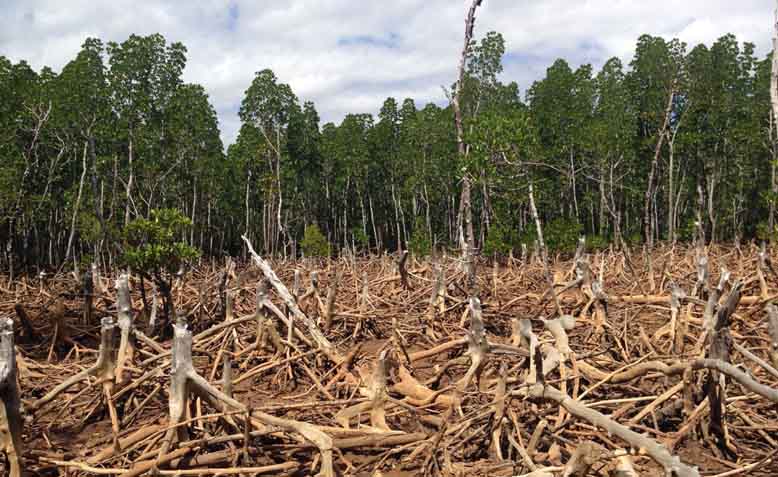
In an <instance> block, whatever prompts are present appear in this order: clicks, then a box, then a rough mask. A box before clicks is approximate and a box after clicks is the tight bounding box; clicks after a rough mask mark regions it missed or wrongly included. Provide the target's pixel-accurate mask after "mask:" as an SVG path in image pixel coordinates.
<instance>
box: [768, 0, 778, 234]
mask: <svg viewBox="0 0 778 477" xmlns="http://www.w3.org/2000/svg"><path fill="white" fill-rule="evenodd" d="M770 104H771V105H772V113H773V114H772V121H771V122H770V124H771V128H770V131H771V133H772V134H771V138H770V139H771V150H772V151H773V160H772V161H771V163H772V165H771V171H772V177H771V186H772V192H773V197H772V200H770V218H769V222H770V233H771V234H772V232H773V228H774V226H775V203H774V202H775V197H776V194H778V182H776V171H775V168H776V164H775V159H776V148H777V147H778V146H776V142H778V141H776V139H777V138H778V1H776V8H775V23H774V27H773V61H772V71H771V74H770Z"/></svg>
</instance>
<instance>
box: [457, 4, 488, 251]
mask: <svg viewBox="0 0 778 477" xmlns="http://www.w3.org/2000/svg"><path fill="white" fill-rule="evenodd" d="M482 1H483V0H473V3H472V4H471V5H470V10H468V12H467V18H466V19H465V41H464V44H463V46H462V54H461V55H460V57H459V77H458V79H457V84H456V91H455V92H454V97H453V100H452V104H453V107H454V122H455V124H456V128H457V151H458V153H459V158H460V160H464V158H465V151H466V147H465V139H464V130H463V126H462V108H461V106H460V101H461V97H462V87H463V85H464V80H465V64H466V62H467V55H468V52H469V50H470V41H471V40H472V38H473V28H474V27H475V11H476V9H477V8H478V7H480V6H481V3H482ZM460 200H461V204H462V205H460V220H459V239H460V246H461V247H462V258H463V260H464V262H465V263H468V262H469V261H470V260H471V257H470V256H471V255H472V253H473V248H474V244H473V241H474V240H473V221H472V211H471V209H470V178H469V177H468V174H467V172H466V173H465V174H464V177H463V178H462V196H461V199H460ZM463 215H464V217H463ZM465 224H467V239H466V240H467V241H465V236H464V235H465V231H464V230H463V228H464V227H465Z"/></svg>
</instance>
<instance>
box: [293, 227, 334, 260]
mask: <svg viewBox="0 0 778 477" xmlns="http://www.w3.org/2000/svg"><path fill="white" fill-rule="evenodd" d="M300 247H301V248H302V249H303V254H304V255H305V256H306V257H329V256H330V243H329V242H327V238H326V237H325V236H324V234H323V233H321V230H320V229H319V226H318V225H316V224H311V225H309V226H307V227H305V232H304V233H303V240H302V241H301V242H300Z"/></svg>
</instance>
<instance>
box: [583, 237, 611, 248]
mask: <svg viewBox="0 0 778 477" xmlns="http://www.w3.org/2000/svg"><path fill="white" fill-rule="evenodd" d="M608 245H610V240H608V238H607V237H605V236H603V235H590V236H588V237H586V250H590V251H596V250H604V249H606V248H608Z"/></svg>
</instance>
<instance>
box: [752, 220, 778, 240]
mask: <svg viewBox="0 0 778 477" xmlns="http://www.w3.org/2000/svg"><path fill="white" fill-rule="evenodd" d="M756 238H757V239H758V240H759V241H760V242H761V241H767V242H775V241H778V227H776V226H773V230H770V226H769V225H768V223H767V222H764V221H763V222H759V223H758V224H757V225H756Z"/></svg>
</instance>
